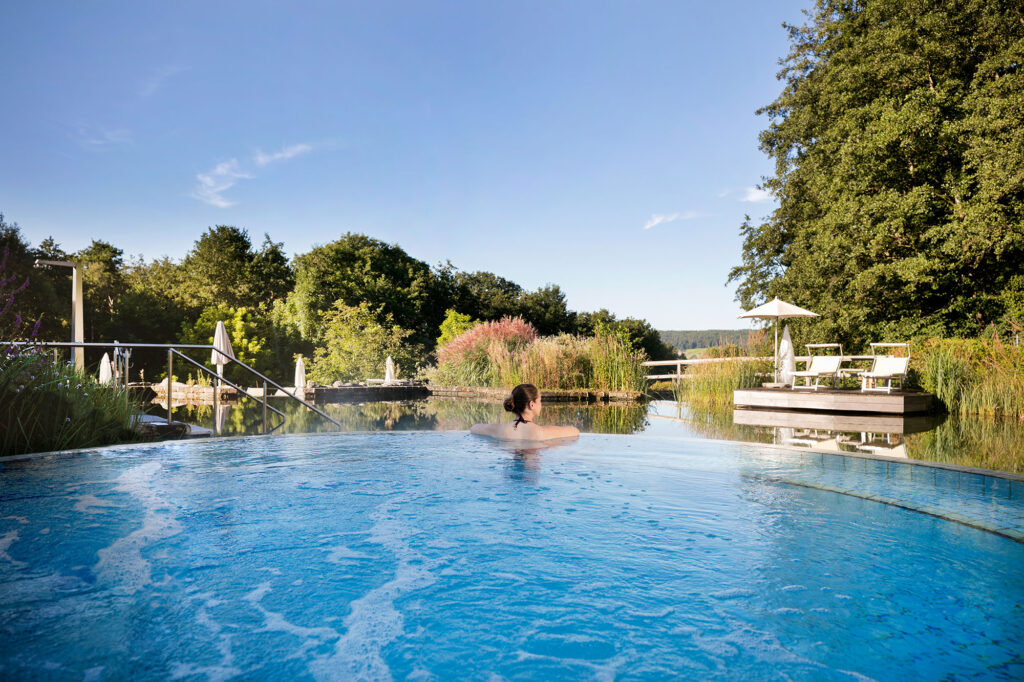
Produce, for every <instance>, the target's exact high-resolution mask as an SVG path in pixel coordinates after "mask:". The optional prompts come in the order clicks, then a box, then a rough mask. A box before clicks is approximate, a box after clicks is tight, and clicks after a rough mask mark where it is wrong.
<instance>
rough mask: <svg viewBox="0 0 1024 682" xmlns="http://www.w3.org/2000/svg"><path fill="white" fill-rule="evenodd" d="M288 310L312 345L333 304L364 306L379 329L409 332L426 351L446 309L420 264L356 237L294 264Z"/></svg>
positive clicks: (431, 276) (399, 251)
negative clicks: (365, 305) (292, 312)
mask: <svg viewBox="0 0 1024 682" xmlns="http://www.w3.org/2000/svg"><path fill="white" fill-rule="evenodd" d="M295 266H296V275H295V290H294V292H293V294H292V296H293V297H294V300H293V305H294V307H295V310H296V311H297V314H298V323H299V326H300V329H301V331H302V334H303V336H304V337H305V338H306V339H309V340H311V341H314V342H319V341H320V340H322V339H323V338H324V334H325V333H326V331H327V327H328V325H325V324H323V323H322V322H321V319H322V317H323V316H324V315H327V314H328V313H330V311H332V309H333V308H334V307H335V304H336V302H339V301H340V302H341V303H342V304H343V305H344V306H347V307H352V306H359V305H361V304H363V303H366V304H367V306H368V309H369V310H371V311H373V313H374V314H375V315H377V319H378V322H379V323H380V324H382V325H383V324H386V323H385V319H386V318H387V317H388V316H390V319H391V320H392V322H391V323H388V324H387V326H389V327H390V326H391V325H392V324H396V325H398V326H400V327H401V328H403V329H409V330H410V331H412V334H413V336H412V338H413V341H414V342H416V343H418V344H423V345H429V344H432V343H433V341H434V335H435V334H436V333H437V328H438V326H439V325H440V324H441V320H442V319H443V317H444V311H445V310H446V309H447V308H448V307H449V306H448V305H447V301H446V300H443V297H438V296H434V294H435V293H436V292H437V291H438V290H439V286H438V279H437V277H436V276H435V274H434V273H433V272H431V270H430V267H429V266H427V264H426V263H424V262H422V261H419V260H416V259H415V258H413V257H411V256H410V255H409V254H407V253H406V252H405V251H403V250H402V249H401V248H400V247H399V246H397V245H394V244H386V243H384V242H382V241H379V240H377V239H373V238H371V237H367V236H365V235H361V234H352V233H346V234H345V235H344V236H343V237H341V238H340V239H338V240H336V241H333V242H331V243H329V244H325V245H323V246H318V247H316V248H314V249H313V250H311V251H309V252H308V253H304V254H302V255H300V256H297V257H296V259H295Z"/></svg>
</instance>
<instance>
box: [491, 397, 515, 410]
mask: <svg viewBox="0 0 1024 682" xmlns="http://www.w3.org/2000/svg"><path fill="white" fill-rule="evenodd" d="M492 404H493V403H492ZM501 405H502V407H504V408H505V411H506V412H514V411H515V409H516V403H515V401H514V400H513V399H512V396H509V397H507V398H505V402H503V403H502V404H501Z"/></svg>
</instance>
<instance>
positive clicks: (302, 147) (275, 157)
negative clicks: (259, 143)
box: [252, 144, 313, 166]
mask: <svg viewBox="0 0 1024 682" xmlns="http://www.w3.org/2000/svg"><path fill="white" fill-rule="evenodd" d="M310 151H313V147H311V146H310V145H308V144H293V145H291V146H290V147H285V148H284V149H282V150H281V151H279V152H274V153H273V154H264V153H263V152H261V151H259V150H258V149H257V150H256V154H255V155H254V156H253V157H252V160H253V161H255V162H256V165H257V166H266V165H267V164H271V163H273V162H275V161H282V160H284V159H292V158H295V157H296V156H300V155H302V154H305V153H306V152H310Z"/></svg>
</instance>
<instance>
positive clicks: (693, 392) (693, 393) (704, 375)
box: [676, 360, 772, 411]
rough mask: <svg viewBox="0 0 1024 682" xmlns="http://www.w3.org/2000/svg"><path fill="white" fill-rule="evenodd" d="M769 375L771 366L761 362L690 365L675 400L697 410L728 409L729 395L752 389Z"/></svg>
mask: <svg viewBox="0 0 1024 682" xmlns="http://www.w3.org/2000/svg"><path fill="white" fill-rule="evenodd" d="M771 372H772V363H771V362H770V361H764V360H720V361H717V362H704V363H701V364H698V365H690V366H689V367H687V370H686V376H687V378H686V379H683V380H682V381H680V382H679V386H678V388H677V389H676V399H677V400H678V401H680V402H685V403H688V404H689V405H690V406H691V407H692V408H696V409H700V410H704V411H707V410H722V409H725V408H731V407H732V406H733V402H732V392H733V391H735V390H736V389H740V388H754V387H755V386H759V385H760V384H761V382H762V381H766V378H765V377H766V375H770V374H771Z"/></svg>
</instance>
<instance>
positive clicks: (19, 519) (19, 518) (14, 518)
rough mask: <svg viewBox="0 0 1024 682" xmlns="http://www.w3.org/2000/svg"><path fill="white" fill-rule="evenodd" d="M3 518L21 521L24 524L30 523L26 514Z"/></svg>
mask: <svg viewBox="0 0 1024 682" xmlns="http://www.w3.org/2000/svg"><path fill="white" fill-rule="evenodd" d="M3 520H4V521H17V522H18V523H20V524H22V525H24V524H26V523H28V519H27V518H25V517H24V516H5V517H3Z"/></svg>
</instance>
